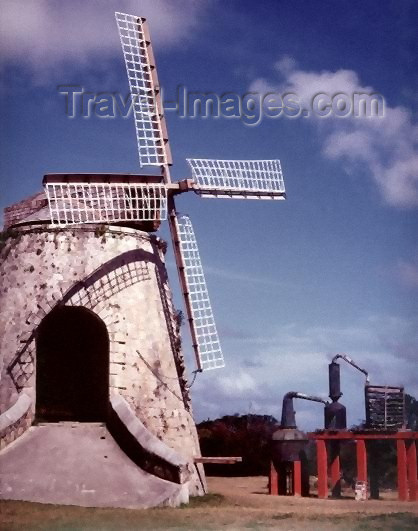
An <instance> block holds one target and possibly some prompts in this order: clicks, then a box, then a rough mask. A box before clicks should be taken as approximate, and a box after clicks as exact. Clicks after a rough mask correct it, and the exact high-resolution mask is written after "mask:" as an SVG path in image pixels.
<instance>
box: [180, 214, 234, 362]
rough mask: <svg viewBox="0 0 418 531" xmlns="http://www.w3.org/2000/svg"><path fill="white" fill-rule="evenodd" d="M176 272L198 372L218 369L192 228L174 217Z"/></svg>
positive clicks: (218, 351)
mask: <svg viewBox="0 0 418 531" xmlns="http://www.w3.org/2000/svg"><path fill="white" fill-rule="evenodd" d="M175 223H176V225H177V230H178V235H179V241H178V252H179V254H180V264H178V265H180V268H179V269H180V270H182V272H183V273H184V280H185V284H186V285H185V286H184V288H185V289H183V293H187V297H186V298H185V305H186V310H187V314H188V320H189V324H190V332H191V336H192V341H193V349H194V351H195V355H196V362H197V366H198V369H199V370H202V371H205V370H210V369H219V368H222V367H224V366H225V362H224V358H223V354H222V350H221V345H220V342H219V336H218V331H217V329H216V324H215V319H214V317H213V311H212V306H211V303H210V299H209V293H208V288H207V285H206V280H205V275H204V273H203V267H202V262H201V259H200V254H199V249H198V247H197V242H196V236H195V233H194V230H193V225H192V222H191V220H190V218H189V217H188V216H184V215H183V216H177V217H176V220H175Z"/></svg>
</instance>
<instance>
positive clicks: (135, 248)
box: [0, 224, 205, 507]
mask: <svg viewBox="0 0 418 531" xmlns="http://www.w3.org/2000/svg"><path fill="white" fill-rule="evenodd" d="M164 250H165V243H164V242H163V241H161V240H160V239H159V238H157V237H156V236H154V235H151V234H148V233H146V232H143V231H140V230H136V229H132V228H128V227H119V226H117V227H116V226H103V225H88V226H85V227H72V228H62V227H54V226H51V225H48V224H45V225H43V224H36V225H30V224H28V225H22V226H16V227H12V228H11V229H10V230H9V231H7V232H5V233H4V234H3V244H2V246H1V248H0V282H1V286H2V288H1V290H0V308H1V311H0V448H1V453H0V456H1V461H2V462H1V464H0V469H1V470H0V472H1V475H2V477H1V485H2V492H1V496H2V497H3V498H5V499H7V498H9V499H32V500H33V501H35V500H37V498H36V496H37V494H36V493H37V492H38V493H42V492H44V494H45V497H44V498H43V500H41V499H38V501H45V502H49V503H72V504H76V505H84V504H86V505H88V504H89V503H90V502H88V501H87V500H88V499H89V496H90V497H91V498H92V499H93V502H94V504H95V505H97V506H103V504H104V506H115V505H114V504H115V503H116V506H121V507H126V506H136V507H146V506H155V505H160V504H164V503H172V502H171V500H172V499H175V500H181V499H184V493H185V491H186V490H188V493H189V494H190V495H200V494H203V493H204V491H205V479H204V471H203V468H202V465H197V466H196V465H194V460H193V458H194V457H198V456H199V455H200V448H199V441H198V437H197V431H196V426H195V423H194V420H193V414H192V409H191V404H190V400H189V396H188V389H187V380H186V375H185V367H184V359H183V354H182V352H181V341H180V336H179V320H178V315H177V313H176V311H175V308H174V306H173V303H172V297H171V290H170V286H169V282H168V276H167V271H166V268H165V264H164ZM117 397H121V399H123V400H124V401H125V402H126V404H127V406H128V407H129V410H130V412H131V414H130V417H131V418H130V419H129V418H128V419H126V418H125V417H126V415H123V416H124V418H123V419H122V421H123V424H124V425H125V426H126V428H127V430H128V431H129V427H132V425H133V424H136V426H134V430H133V433H131V435H132V437H133V438H134V439H136V441H137V443H141V444H142V445H143V454H142V455H141V448H139V447H138V446H137V447H136V450H135V449H134V450H135V451H133V453H131V451H130V450H132V448H131V446H132V445H131V446H130V445H129V444H128V445H127V446H125V445H124V442H126V441H125V440H122V439H123V437H122V439H119V435H120V433H118V432H117V430H116V431H113V430H114V426H113V425H111V421H112V419H111V418H110V417H109V415H110V416H111V415H112V413H111V412H109V407H110V406H109V404H111V403H112V402H113V401H114V400H116V399H117ZM119 401H120V400H119ZM66 421H71V422H72V423H74V424H76V425H78V426H79V427H78V428H77V430H75V429H74V430H75V431H74V430H70V429H69V428H68V429H67V428H66V429H65V431H68V433H69V434H71V433H72V434H74V433H78V434H79V435H78V436H77V437H76V439H69V440H68V441H66V440H65V437H63V433H64V431H62V427H61V428H60V429H61V431H58V428H56V427H54V424H55V423H62V422H64V425H65V422H66ZM135 421H137V422H135ZM45 422H49V424H48V425H45V426H43V427H42V429H41V427H40V426H39V423H45ZM86 423H102V424H103V425H108V426H109V433H112V436H110V435H107V436H106V438H105V439H101V438H100V437H98V438H97V437H95V436H93V435H91V437H92V438H90V439H89V438H88V437H87V434H86V433H84V431H85V430H87V428H86V426H87V424H86ZM138 423H140V424H141V426H142V428H138ZM83 426H84V428H83ZM103 429H107V428H103ZM87 431H88V430H87ZM123 431H124V430H123V429H121V430H120V432H122V436H123ZM148 433H149V437H148ZM41 434H43V435H42V437H41ZM48 434H49V435H50V437H51V440H49V435H48ZM113 435H114V436H115V437H116V441H117V442H115V440H113V438H112V437H113ZM125 435H126V434H125ZM89 437H90V435H89ZM147 437H148V438H149V439H152V438H154V440H153V441H151V442H152V444H150V445H148V444H147ZM38 438H40V439H39V440H38ZM128 438H129V437H128ZM61 439H62V440H61ZM155 439H158V441H159V442H160V443H163V444H164V445H165V446H166V447H167V448H168V449H169V450H171V452H177V453H178V454H179V455H181V456H182V457H183V459H184V460H185V461H186V462H187V463H186V469H187V470H186V472H185V474H183V471H182V472H181V473H180V474H177V475H176V470H175V469H176V465H175V462H174V475H171V472H173V467H171V469H170V466H171V465H172V464H173V463H172V462H171V461H170V451H169V450H164V449H162V447H161V444H159V442H158V441H156V440H155ZM71 441H72V443H71ZM83 441H84V442H83ZM87 441H88V442H87ZM104 441H107V442H109V441H113V442H112V444H113V445H116V446H115V448H117V450H115V454H114V455H115V456H117V455H118V456H119V457H118V458H117V459H116V457H115V459H116V460H115V461H114V464H113V466H112V467H110V468H109V467H108V465H107V463H109V461H108V460H109V456H108V457H107V458H105V457H103V456H102V460H99V457H98V456H100V448H101V445H103V444H105V442H104ZM148 442H149V441H148ZM58 443H59V444H58ZM93 443H94V444H93ZM128 443H129V441H128ZM131 443H132V441H131ZM109 444H110V442H109ZM133 444H134V446H135V441H134V442H133ZM141 444H139V446H141ZM59 445H61V447H60V446H59ZM154 450H155V452H154ZM160 450H161V451H162V450H164V451H162V452H161V451H160ZM126 452H128V453H126ZM150 454H151V461H149V460H148V458H149V455H150ZM6 455H7V456H8V457H7V459H6V458H5V457H4V456H6ZM52 455H55V456H56V458H55V460H53V459H52V457H51V456H52ZM106 455H107V454H106ZM138 456H139V457H138ZM171 457H173V454H171ZM90 458H91V459H90ZM136 458H138V459H136ZM165 458H167V459H165ZM161 460H162V461H163V463H162V466H160V465H161ZM4 461H7V464H4ZM90 462H91V464H92V465H94V467H96V468H97V472H95V473H93V468H94V467H93V468H89V466H90V465H89V463H90ZM138 464H139V466H138ZM83 468H85V470H89V471H90V473H89V474H88V475H87V476H86V481H87V480H89V478H90V475H91V478H92V479H94V478H97V482H96V483H95V484H94V485H93V486H90V487H84V486H83V485H87V484H88V483H86V482H85V481H84V479H83V478H84V476H83V475H82V474H83ZM78 469H79V470H80V472H76V471H77V470H78ZM101 469H103V470H101ZM119 469H120V470H125V471H126V474H125V475H124V476H123V475H122V476H121V475H120V473H119ZM94 470H96V469H94ZM38 474H39V478H38ZM123 477H126V478H127V479H126V480H124V479H123ZM71 478H72V479H71ZM112 478H113V479H112ZM128 480H129V481H128ZM112 481H113V483H114V485H115V489H117V488H119V490H121V491H122V490H123V492H127V493H128V494H126V496H125V497H123V499H122V498H120V499H116V501H115V499H113V498H112V497H111V496H110V495H111V494H112V491H107V490H106V489H107V488H109V489H112V488H113V487H112ZM124 481H125V483H124ZM68 482H69V483H68ZM118 482H120V483H118ZM161 482H162V483H161ZM142 484H144V485H147V484H148V485H149V487H146V488H145V489H144V490H143V491H142V490H140V491H138V488H139V487H138V485H142ZM186 484H187V489H186V488H185V485H186ZM66 485H68V487H69V488H70V487H71V489H72V490H71V493H72V494H71V497H70V498H69V499H70V501H65V500H66V498H65V496H66V493H67V490H66ZM117 485H120V486H119V487H117ZM156 485H159V486H161V485H166V488H167V489H168V490H167V492H165V491H164V489H163V493H164V492H165V494H163V495H161V496H160V494H158V492H159V491H158V489H157V487H156ZM167 485H168V486H167ZM154 486H155V488H156V489H157V490H155V489H154ZM58 487H59V488H58ZM141 488H142V487H141ZM161 488H162V487H161ZM28 489H29V490H28ZM30 489H32V491H30ZM45 489H46V490H45ZM77 489H78V490H77ZM101 489H104V490H101ZM170 489H171V490H170ZM29 491H30V492H32V494H30V493H29ZM87 491H91V492H90V493H89V492H87ZM101 492H102V502H100V499H101V497H100V495H99V493H101ZM138 492H139V494H140V493H141V492H149V493H153V494H152V496H153V497H154V498H155V499H153V500H151V501H149V500H148V498H147V499H145V501H144V500H142V498H141V496H142V494H141V496H140V495H139V494H138ZM25 493H26V494H25ZM58 493H60V500H61V501H58V500H56V501H54V499H55V498H53V496H55V495H58ZM39 495H40V494H39ZM49 496H51V498H49ZM109 496H110V497H109ZM173 496H174V498H173ZM123 500H125V501H123ZM173 503H174V502H173ZM175 503H177V501H176V502H175ZM119 504H122V505H119Z"/></svg>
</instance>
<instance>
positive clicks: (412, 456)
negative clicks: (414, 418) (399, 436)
mask: <svg viewBox="0 0 418 531" xmlns="http://www.w3.org/2000/svg"><path fill="white" fill-rule="evenodd" d="M406 454H407V467H408V487H409V501H416V500H417V449H416V446H415V441H410V442H409V445H408V449H407V451H406Z"/></svg>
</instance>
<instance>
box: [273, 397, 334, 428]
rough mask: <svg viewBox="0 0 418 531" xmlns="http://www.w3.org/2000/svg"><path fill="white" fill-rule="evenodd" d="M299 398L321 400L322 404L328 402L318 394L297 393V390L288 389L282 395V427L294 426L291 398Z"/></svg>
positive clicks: (294, 419) (294, 418)
mask: <svg viewBox="0 0 418 531" xmlns="http://www.w3.org/2000/svg"><path fill="white" fill-rule="evenodd" d="M294 398H301V399H302V400H311V401H313V402H321V403H322V404H325V405H326V404H328V402H327V400H324V399H323V398H321V397H319V396H313V395H307V394H305V393H298V392H297V391H289V392H288V393H286V394H285V395H284V397H283V406H282V421H281V427H282V428H294V429H295V428H296V417H295V410H294V409H293V399H294Z"/></svg>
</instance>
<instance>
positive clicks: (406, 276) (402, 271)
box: [398, 261, 418, 288]
mask: <svg viewBox="0 0 418 531" xmlns="http://www.w3.org/2000/svg"><path fill="white" fill-rule="evenodd" d="M398 269H399V275H400V278H401V281H402V282H403V283H404V284H405V285H406V286H408V287H411V288H418V262H416V263H414V262H405V261H401V262H399V268H398Z"/></svg>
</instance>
